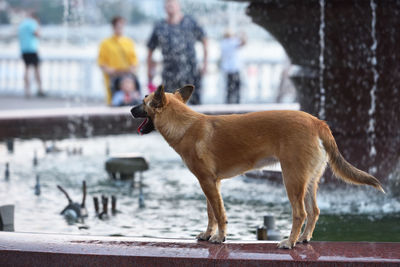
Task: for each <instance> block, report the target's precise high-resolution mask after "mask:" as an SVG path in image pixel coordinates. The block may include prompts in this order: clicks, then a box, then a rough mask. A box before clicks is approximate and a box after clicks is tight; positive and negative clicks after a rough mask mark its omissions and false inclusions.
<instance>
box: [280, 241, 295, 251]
mask: <svg viewBox="0 0 400 267" xmlns="http://www.w3.org/2000/svg"><path fill="white" fill-rule="evenodd" d="M294 245H295V244H294V243H293V244H292V243H291V242H290V241H289V239H284V240H282V241H281V242H279V244H278V248H285V249H292V248H294Z"/></svg>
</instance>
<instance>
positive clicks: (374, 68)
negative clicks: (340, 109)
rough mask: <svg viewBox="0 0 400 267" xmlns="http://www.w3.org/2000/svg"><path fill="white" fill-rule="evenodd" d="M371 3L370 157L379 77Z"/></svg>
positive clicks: (374, 170) (373, 144)
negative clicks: (371, 82) (371, 83)
mask: <svg viewBox="0 0 400 267" xmlns="http://www.w3.org/2000/svg"><path fill="white" fill-rule="evenodd" d="M370 5H371V11H372V19H371V38H372V45H371V47H370V49H371V53H372V57H371V65H372V73H373V76H374V83H373V85H372V88H371V91H370V95H371V106H370V108H369V110H368V115H369V117H370V118H369V125H368V135H369V138H368V141H369V145H370V150H369V156H370V157H371V158H374V157H375V156H376V148H375V139H376V133H375V119H374V115H375V111H376V91H377V89H378V79H379V74H378V70H377V58H376V48H377V46H378V41H377V39H376V31H375V26H376V3H375V1H374V0H371V1H370ZM376 170H377V168H376V166H372V167H371V168H370V170H369V171H370V172H371V173H376Z"/></svg>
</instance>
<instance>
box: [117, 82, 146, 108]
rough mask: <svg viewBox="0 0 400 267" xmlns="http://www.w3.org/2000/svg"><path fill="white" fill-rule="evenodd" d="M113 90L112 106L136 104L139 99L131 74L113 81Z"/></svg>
mask: <svg viewBox="0 0 400 267" xmlns="http://www.w3.org/2000/svg"><path fill="white" fill-rule="evenodd" d="M115 87H116V88H115V91H114V94H113V97H112V105H113V106H126V105H136V104H139V103H140V101H141V96H140V92H139V90H138V88H137V84H136V80H135V78H134V77H133V76H132V75H125V76H122V77H119V78H117V80H116V81H115Z"/></svg>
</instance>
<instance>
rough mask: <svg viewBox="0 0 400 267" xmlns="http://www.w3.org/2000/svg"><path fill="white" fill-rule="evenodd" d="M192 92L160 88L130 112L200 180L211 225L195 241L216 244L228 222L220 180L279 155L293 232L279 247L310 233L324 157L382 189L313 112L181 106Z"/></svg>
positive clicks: (350, 178)
mask: <svg viewBox="0 0 400 267" xmlns="http://www.w3.org/2000/svg"><path fill="white" fill-rule="evenodd" d="M193 90H194V87H193V86H192V85H187V86H185V87H183V88H181V89H178V90H177V91H176V92H175V93H174V94H172V93H165V92H164V88H163V87H162V86H160V87H159V88H158V89H157V91H156V92H154V93H152V94H151V95H148V96H146V97H145V98H144V100H143V104H141V105H139V106H136V107H134V108H132V110H131V113H132V115H133V116H134V117H135V118H146V119H145V120H144V122H143V123H142V124H141V125H140V126H139V128H138V132H139V133H142V134H146V133H149V132H151V131H152V130H154V128H156V129H157V130H158V131H159V132H160V134H161V135H162V136H163V137H164V138H165V140H166V141H167V142H168V143H169V145H170V146H171V147H172V148H174V149H175V151H176V152H177V153H178V154H179V155H180V156H181V157H182V159H183V161H184V162H185V163H186V165H187V167H188V168H189V169H190V170H191V172H192V173H193V174H194V175H195V176H196V177H197V179H198V180H199V182H200V186H201V188H202V189H203V192H204V194H205V195H206V197H207V212H208V227H207V230H206V231H205V232H202V233H200V234H199V235H198V236H197V239H199V240H210V241H211V242H213V243H221V242H224V240H225V237H226V228H227V223H228V221H227V218H226V214H225V209H224V204H223V201H222V198H221V194H220V182H221V179H225V178H230V177H233V176H236V175H239V174H242V173H244V172H246V171H248V170H251V169H255V168H261V167H263V166H265V165H268V164H271V163H274V162H277V161H279V162H280V163H281V167H282V174H283V181H284V184H285V186H286V191H287V195H288V197H289V200H290V203H291V205H292V216H293V225H292V231H291V233H290V237H289V239H285V240H283V241H281V242H280V243H279V245H278V246H279V247H280V248H292V247H294V246H295V244H296V242H308V241H309V240H310V239H311V237H312V233H313V231H314V227H315V223H316V222H317V220H318V215H319V209H318V207H317V202H316V192H317V188H318V181H319V179H320V177H321V175H322V174H323V172H324V170H325V167H326V163H327V162H329V164H330V166H331V168H332V170H333V172H334V173H335V174H336V175H337V176H339V177H341V178H342V179H343V180H344V181H346V182H349V183H353V184H366V185H371V186H373V187H375V188H377V189H378V190H380V191H382V192H384V191H383V189H382V187H381V184H380V183H379V181H378V180H377V179H376V178H375V177H373V176H371V175H369V174H368V173H365V172H363V171H361V170H358V169H356V168H355V167H353V166H352V165H350V163H348V162H347V161H346V160H345V159H344V158H343V157H342V155H341V154H340V152H339V150H338V147H337V145H336V142H335V139H334V138H333V136H332V134H331V131H330V129H329V127H328V125H327V124H326V123H325V122H323V121H321V120H319V119H317V118H316V117H314V116H311V115H310V114H307V113H305V112H301V111H263V112H253V113H248V114H243V115H221V116H207V115H204V114H200V113H197V112H195V111H193V110H192V109H190V108H189V107H188V106H187V105H186V104H185V103H186V102H187V101H188V100H189V98H190V96H191V94H192V92H193ZM306 219H307V222H306V225H305V228H304V231H303V233H302V234H301V236H300V237H299V235H300V231H301V227H302V226H303V223H304V222H305V220H306ZM217 226H218V232H217V233H216V230H217Z"/></svg>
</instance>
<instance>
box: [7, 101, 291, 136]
mask: <svg viewBox="0 0 400 267" xmlns="http://www.w3.org/2000/svg"><path fill="white" fill-rule="evenodd" d="M192 108H193V109H194V110H196V111H198V112H201V113H205V114H210V115H218V114H231V113H247V112H252V111H261V110H273V109H296V110H297V109H299V105H298V104H296V103H294V104H254V105H201V106H194V107H192ZM140 122H141V120H134V119H132V116H131V114H130V107H119V108H110V107H85V108H57V109H34V110H12V111H1V112H0V129H1V131H0V141H1V140H5V139H12V138H21V139H29V138H40V139H62V138H68V137H71V136H73V137H90V136H99V135H113V134H126V133H136V128H137V127H138V125H139V123H140Z"/></svg>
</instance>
